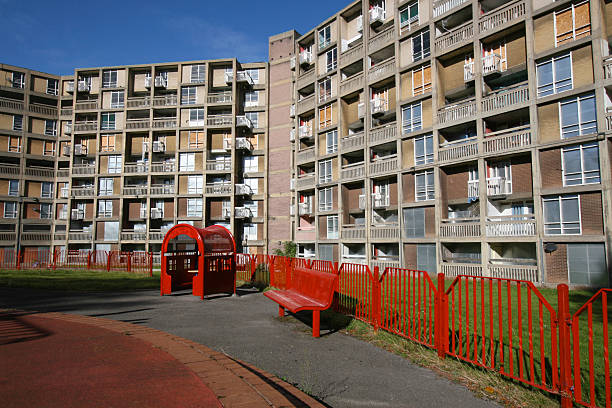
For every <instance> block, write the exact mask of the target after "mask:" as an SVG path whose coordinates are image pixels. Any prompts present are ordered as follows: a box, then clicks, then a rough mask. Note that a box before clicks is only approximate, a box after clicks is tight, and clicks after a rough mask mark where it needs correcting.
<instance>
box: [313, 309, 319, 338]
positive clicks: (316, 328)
mask: <svg viewBox="0 0 612 408" xmlns="http://www.w3.org/2000/svg"><path fill="white" fill-rule="evenodd" d="M320 327H321V311H320V310H313V311H312V337H320V335H321V331H320Z"/></svg>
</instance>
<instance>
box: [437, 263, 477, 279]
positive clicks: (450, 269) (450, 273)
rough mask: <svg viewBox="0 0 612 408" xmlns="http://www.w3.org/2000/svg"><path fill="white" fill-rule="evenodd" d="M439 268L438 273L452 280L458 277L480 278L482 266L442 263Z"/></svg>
mask: <svg viewBox="0 0 612 408" xmlns="http://www.w3.org/2000/svg"><path fill="white" fill-rule="evenodd" d="M440 266H441V270H440V272H442V273H443V274H444V275H445V276H446V277H448V278H454V277H456V276H458V275H470V276H482V265H479V264H469V263H466V264H462V263H454V262H453V263H448V262H444V263H442V264H441V265H440Z"/></svg>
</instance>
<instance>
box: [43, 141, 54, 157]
mask: <svg viewBox="0 0 612 408" xmlns="http://www.w3.org/2000/svg"><path fill="white" fill-rule="evenodd" d="M43 156H55V142H50V141H48V140H45V142H44V143H43Z"/></svg>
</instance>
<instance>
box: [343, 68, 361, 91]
mask: <svg viewBox="0 0 612 408" xmlns="http://www.w3.org/2000/svg"><path fill="white" fill-rule="evenodd" d="M362 88H363V72H360V73H358V74H356V75H353V76H351V77H349V78H347V79H345V80H344V81H342V82H340V95H346V94H349V93H351V92H355V91H357V90H360V89H362Z"/></svg>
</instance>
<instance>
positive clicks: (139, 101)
mask: <svg viewBox="0 0 612 408" xmlns="http://www.w3.org/2000/svg"><path fill="white" fill-rule="evenodd" d="M145 106H151V98H149V97H148V96H143V97H139V98H128V100H127V107H128V108H140V107H145Z"/></svg>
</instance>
